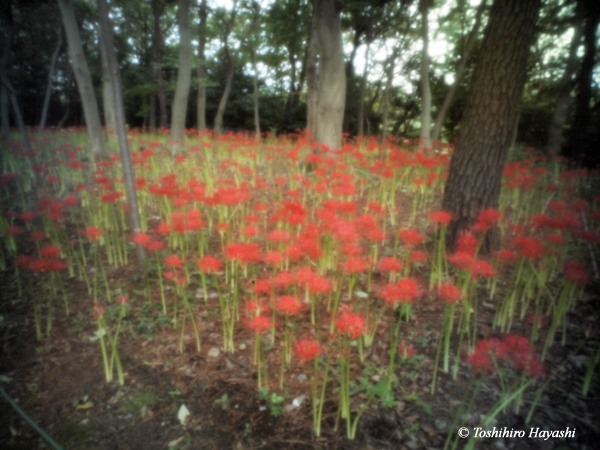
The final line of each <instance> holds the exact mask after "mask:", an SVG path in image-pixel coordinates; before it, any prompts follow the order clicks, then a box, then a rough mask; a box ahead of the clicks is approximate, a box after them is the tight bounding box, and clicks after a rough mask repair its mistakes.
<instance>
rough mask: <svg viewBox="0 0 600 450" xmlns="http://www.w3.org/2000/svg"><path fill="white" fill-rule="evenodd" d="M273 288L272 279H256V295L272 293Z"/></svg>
mask: <svg viewBox="0 0 600 450" xmlns="http://www.w3.org/2000/svg"><path fill="white" fill-rule="evenodd" d="M272 290H273V285H272V284H271V280H265V279H262V280H256V283H255V284H254V292H255V293H256V295H261V294H270V293H271V291H272Z"/></svg>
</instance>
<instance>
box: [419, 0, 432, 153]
mask: <svg viewBox="0 0 600 450" xmlns="http://www.w3.org/2000/svg"><path fill="white" fill-rule="evenodd" d="M420 9H421V38H422V39H423V53H422V55H421V135H420V139H419V146H420V147H421V148H429V147H431V142H430V140H429V136H430V130H431V86H430V85H429V23H428V13H429V0H421V4H420Z"/></svg>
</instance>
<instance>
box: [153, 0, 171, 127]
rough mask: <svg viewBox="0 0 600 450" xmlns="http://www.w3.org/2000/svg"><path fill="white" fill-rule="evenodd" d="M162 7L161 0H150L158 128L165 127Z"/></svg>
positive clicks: (165, 99)
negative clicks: (152, 20) (152, 19)
mask: <svg viewBox="0 0 600 450" xmlns="http://www.w3.org/2000/svg"><path fill="white" fill-rule="evenodd" d="M163 11H164V7H163V4H162V0H152V15H153V16H154V32H153V33H152V54H153V58H154V66H153V69H152V71H153V73H154V79H155V80H156V86H157V89H158V93H157V97H158V109H159V126H160V127H161V128H166V127H167V94H166V93H165V83H164V80H163V70H162V64H163V61H162V48H163V37H162V29H161V28H160V18H161V17H162V14H163Z"/></svg>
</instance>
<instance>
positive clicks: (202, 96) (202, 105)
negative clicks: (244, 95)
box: [196, 0, 208, 131]
mask: <svg viewBox="0 0 600 450" xmlns="http://www.w3.org/2000/svg"><path fill="white" fill-rule="evenodd" d="M198 15H199V17H200V33H199V38H198V105H197V107H196V112H197V116H198V119H197V120H198V131H200V130H206V54H205V48H206V21H207V18H208V11H207V9H206V0H202V3H200V10H199V11H198Z"/></svg>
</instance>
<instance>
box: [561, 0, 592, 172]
mask: <svg viewBox="0 0 600 450" xmlns="http://www.w3.org/2000/svg"><path fill="white" fill-rule="evenodd" d="M580 2H581V6H582V7H583V10H584V14H585V17H586V19H585V26H584V28H583V42H584V44H585V53H584V55H583V59H582V60H581V67H580V69H579V76H578V77H577V96H576V97H575V117H574V120H573V126H572V127H571V142H570V145H569V147H568V148H567V149H566V150H567V154H566V155H565V156H568V157H570V158H571V159H573V160H575V161H578V162H583V161H584V160H585V159H588V158H590V157H592V159H596V158H597V157H595V156H593V155H592V154H591V153H592V149H590V148H589V145H588V141H589V137H590V131H591V130H590V118H591V114H590V100H591V99H592V75H593V72H594V65H595V58H596V29H597V28H598V22H599V20H600V2H598V0H580Z"/></svg>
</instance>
